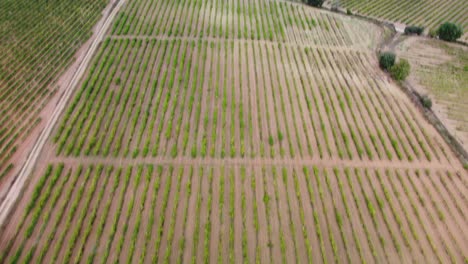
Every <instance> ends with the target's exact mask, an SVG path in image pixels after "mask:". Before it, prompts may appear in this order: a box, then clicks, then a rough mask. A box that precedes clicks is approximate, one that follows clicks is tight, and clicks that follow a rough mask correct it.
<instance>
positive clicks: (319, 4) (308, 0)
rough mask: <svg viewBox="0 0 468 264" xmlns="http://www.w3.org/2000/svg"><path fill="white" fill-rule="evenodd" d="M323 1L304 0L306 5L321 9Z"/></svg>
mask: <svg viewBox="0 0 468 264" xmlns="http://www.w3.org/2000/svg"><path fill="white" fill-rule="evenodd" d="M323 2H324V0H306V3H307V4H308V5H311V6H315V7H322V5H323Z"/></svg>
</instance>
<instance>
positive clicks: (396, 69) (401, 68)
mask: <svg viewBox="0 0 468 264" xmlns="http://www.w3.org/2000/svg"><path fill="white" fill-rule="evenodd" d="M409 73H410V64H409V62H408V61H407V60H405V59H400V61H399V62H398V63H396V64H395V65H393V66H392V67H391V68H390V74H391V75H392V77H393V78H394V79H395V80H398V81H403V80H404V79H406V77H408V75H409Z"/></svg>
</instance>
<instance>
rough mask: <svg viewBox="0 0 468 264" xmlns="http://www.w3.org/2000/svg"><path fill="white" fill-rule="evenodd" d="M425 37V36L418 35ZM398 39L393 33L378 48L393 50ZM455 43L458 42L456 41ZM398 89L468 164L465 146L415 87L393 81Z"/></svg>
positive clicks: (464, 162)
mask: <svg viewBox="0 0 468 264" xmlns="http://www.w3.org/2000/svg"><path fill="white" fill-rule="evenodd" d="M418 38H426V37H418ZM399 41H400V34H393V36H392V37H391V38H389V39H388V40H387V41H386V42H385V43H383V44H382V45H381V46H380V47H379V49H378V50H383V49H384V48H385V47H387V48H388V49H390V51H392V52H394V51H395V47H396V44H395V43H398V42H399ZM456 44H460V43H459V42H457V43H456ZM395 83H396V84H397V85H398V86H399V87H400V89H401V90H402V91H403V92H404V93H405V94H406V95H407V96H408V98H409V99H410V101H411V102H413V104H414V105H415V106H416V108H417V109H418V110H419V112H421V113H422V115H423V116H424V118H425V119H426V120H427V122H429V123H430V124H431V125H432V126H433V127H434V128H435V129H436V130H437V132H438V133H439V134H440V135H441V136H442V138H443V139H444V141H445V142H446V143H447V144H448V145H449V146H450V149H451V150H452V151H453V152H454V153H455V156H457V157H458V159H459V160H460V162H461V163H462V165H463V166H467V164H468V152H467V151H466V150H465V148H464V147H463V146H462V145H461V144H460V142H458V140H457V139H456V138H455V137H454V136H453V135H452V134H451V133H450V131H449V130H448V129H447V128H446V127H445V125H444V124H443V123H442V121H441V120H440V119H439V118H438V117H437V115H436V114H435V113H434V112H433V111H432V110H431V109H427V108H425V107H424V106H423V105H422V103H421V98H422V96H421V94H419V93H418V92H417V91H416V89H414V88H413V87H412V85H411V84H410V83H409V82H408V81H404V82H395Z"/></svg>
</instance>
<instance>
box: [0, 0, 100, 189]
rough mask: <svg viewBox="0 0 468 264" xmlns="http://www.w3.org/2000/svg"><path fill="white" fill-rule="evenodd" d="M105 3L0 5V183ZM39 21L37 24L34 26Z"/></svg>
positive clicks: (67, 2) (89, 33)
mask: <svg viewBox="0 0 468 264" xmlns="http://www.w3.org/2000/svg"><path fill="white" fill-rule="evenodd" d="M105 2H106V1H102V0H100V1H97V0H96V1H82V0H79V1H69V0H66V1H42V0H41V1H26V0H19V1H9V0H5V1H0V33H1V34H0V54H2V57H1V58H0V113H1V115H0V180H2V178H4V176H6V175H7V174H8V173H9V172H10V171H11V170H12V169H13V166H14V165H13V164H14V162H15V161H14V160H12V156H13V155H14V154H15V152H16V151H17V150H18V148H20V144H21V143H23V142H25V141H26V139H27V137H28V136H29V135H30V133H31V132H32V130H33V129H34V128H35V127H36V126H37V125H38V124H39V123H40V122H41V118H40V112H41V110H42V109H43V108H44V106H45V105H46V104H47V103H48V102H49V100H50V98H51V97H52V96H53V95H54V94H55V93H56V91H57V89H58V87H57V80H58V77H59V76H60V74H61V73H62V72H63V71H64V68H65V67H66V66H67V65H69V64H70V63H71V61H72V59H73V56H74V55H75V53H76V51H77V50H78V48H79V47H80V46H81V45H82V44H83V43H84V42H85V41H86V39H88V38H89V37H90V35H91V28H92V27H93V25H94V24H95V23H96V21H97V20H98V18H99V15H100V12H101V10H102V9H103V8H104V7H105V4H106V3H105ZM38 22H40V23H38Z"/></svg>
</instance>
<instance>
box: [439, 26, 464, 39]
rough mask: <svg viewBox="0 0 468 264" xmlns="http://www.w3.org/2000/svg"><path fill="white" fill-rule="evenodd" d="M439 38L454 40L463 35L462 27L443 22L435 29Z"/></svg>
mask: <svg viewBox="0 0 468 264" xmlns="http://www.w3.org/2000/svg"><path fill="white" fill-rule="evenodd" d="M437 35H439V38H440V39H442V40H445V41H455V40H456V39H457V38H459V37H461V36H462V35H463V29H462V28H461V26H459V25H456V24H454V23H450V22H445V23H444V24H442V25H441V26H440V27H439V29H438V30H437Z"/></svg>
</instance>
